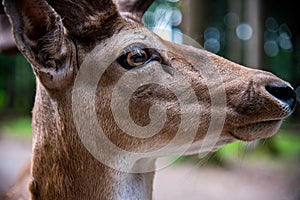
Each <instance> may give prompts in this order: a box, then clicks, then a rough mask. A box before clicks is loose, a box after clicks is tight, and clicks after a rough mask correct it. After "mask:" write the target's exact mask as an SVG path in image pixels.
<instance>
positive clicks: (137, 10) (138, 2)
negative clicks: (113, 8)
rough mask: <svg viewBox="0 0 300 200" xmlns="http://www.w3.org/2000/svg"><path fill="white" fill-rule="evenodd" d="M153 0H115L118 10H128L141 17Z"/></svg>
mask: <svg viewBox="0 0 300 200" xmlns="http://www.w3.org/2000/svg"><path fill="white" fill-rule="evenodd" d="M154 1H155V0H145V1H143V0H116V2H117V4H118V6H119V10H120V12H128V13H131V14H132V15H134V16H136V17H138V18H139V19H141V18H142V17H143V15H144V13H145V12H146V11H147V9H148V8H149V7H150V6H151V4H152V3H153V2H154Z"/></svg>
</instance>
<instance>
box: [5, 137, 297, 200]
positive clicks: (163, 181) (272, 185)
mask: <svg viewBox="0 0 300 200" xmlns="http://www.w3.org/2000/svg"><path fill="white" fill-rule="evenodd" d="M30 153H31V142H30V141H20V140H11V139H7V138H1V139H0V194H2V193H3V192H4V191H5V190H7V188H8V187H9V186H10V185H11V184H13V182H14V181H15V180H16V178H17V177H18V174H19V172H20V171H21V169H22V167H23V166H24V164H25V163H26V162H27V161H28V159H29V158H30ZM154 199H155V200H182V199H184V200H221V199H222V200H300V165H298V166H297V165H296V164H291V163H284V164H283V165H274V164H272V165H270V164H268V163H266V162H260V161H257V162H255V163H249V162H248V161H245V160H242V161H240V162H235V163H234V164H231V165H228V166H227V167H225V168H224V167H218V166H217V167H216V166H210V165H203V164H197V163H187V164H179V165H172V166H170V167H167V168H165V169H162V170H159V171H157V173H156V177H155V184H154Z"/></svg>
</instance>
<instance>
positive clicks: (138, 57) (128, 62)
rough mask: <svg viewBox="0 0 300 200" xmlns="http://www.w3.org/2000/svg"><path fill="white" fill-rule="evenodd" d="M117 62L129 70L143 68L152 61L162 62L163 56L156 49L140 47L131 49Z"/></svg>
mask: <svg viewBox="0 0 300 200" xmlns="http://www.w3.org/2000/svg"><path fill="white" fill-rule="evenodd" d="M117 60H118V62H119V64H120V65H121V66H122V67H123V68H125V69H127V70H130V69H133V68H136V67H139V66H143V65H145V64H148V63H149V62H152V61H157V62H159V63H161V62H162V58H161V55H160V54H159V53H158V52H157V51H156V50H155V49H152V48H145V47H140V46H132V47H129V48H128V49H126V50H125V53H124V54H122V55H121V56H120V57H119V58H118V59H117Z"/></svg>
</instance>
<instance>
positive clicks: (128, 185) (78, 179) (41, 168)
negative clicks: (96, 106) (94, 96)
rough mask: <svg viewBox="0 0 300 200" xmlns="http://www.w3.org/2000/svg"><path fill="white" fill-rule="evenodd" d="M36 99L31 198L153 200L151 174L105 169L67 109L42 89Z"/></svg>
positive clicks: (151, 162)
mask: <svg viewBox="0 0 300 200" xmlns="http://www.w3.org/2000/svg"><path fill="white" fill-rule="evenodd" d="M42 93H43V94H42ZM36 98H37V99H36V102H37V103H36V104H35V108H34V112H33V113H35V114H34V116H33V129H34V130H33V160H32V161H33V162H32V177H31V184H30V191H31V195H32V199H43V200H45V199H46V200H47V199H117V200H118V199H151V198H152V196H151V194H152V184H153V177H154V172H149V173H125V172H120V171H117V170H115V169H112V168H109V167H107V166H105V165H104V164H102V163H101V162H99V161H98V160H97V159H95V158H94V157H93V156H92V155H91V154H90V153H89V152H88V151H87V150H86V149H85V147H84V146H83V145H82V143H81V141H80V139H79V137H78V136H77V133H76V129H75V128H74V125H73V124H72V123H71V122H70V120H67V119H70V116H71V115H70V113H68V112H66V110H68V108H67V109H65V107H64V109H62V110H61V109H60V106H59V105H58V103H57V102H55V101H53V100H51V99H50V98H49V97H48V96H47V95H45V91H44V90H38V94H37V97H36ZM69 110H70V109H69ZM37 111H38V112H37ZM45 119H47V120H45ZM149 162H150V163H149ZM149 162H145V163H147V164H152V165H154V162H155V161H154V160H152V161H149ZM134 166H135V167H136V165H133V167H134Z"/></svg>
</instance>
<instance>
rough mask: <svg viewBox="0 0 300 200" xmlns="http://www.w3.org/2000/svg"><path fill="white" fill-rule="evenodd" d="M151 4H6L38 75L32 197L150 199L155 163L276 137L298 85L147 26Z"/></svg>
mask: <svg viewBox="0 0 300 200" xmlns="http://www.w3.org/2000/svg"><path fill="white" fill-rule="evenodd" d="M151 3H152V1H135V0H132V1H125V0H124V1H123V0H119V1H117V2H116V3H114V2H113V1H111V0H101V1H100V0H99V1H88V0H86V1H84V0H72V1H71V0H68V1H53V0H47V1H45V0H30V1H29V0H22V1H16V0H9V1H8V0H6V1H5V0H4V6H5V9H6V12H7V14H8V15H9V17H10V21H11V23H12V25H13V32H14V36H15V40H16V43H17V46H18V48H19V50H20V51H21V52H22V53H23V55H24V56H25V57H26V58H27V59H28V61H29V62H30V63H31V65H32V68H33V70H34V73H35V75H36V77H37V95H36V101H35V106H34V110H33V160H32V169H31V170H32V173H31V184H30V191H31V195H32V198H33V199H57V198H59V199H82V198H83V199H87V198H89V199H95V198H96V199H98V198H99V199H112V198H113V199H126V198H128V199H132V198H133V197H134V198H136V199H148V198H151V188H152V186H151V185H152V180H153V173H152V171H153V170H154V164H153V163H154V161H155V159H156V158H158V157H161V156H170V155H182V154H186V155H187V154H195V153H198V152H199V151H210V150H214V149H217V148H219V147H220V146H222V145H225V144H228V143H231V142H234V141H237V140H242V141H252V140H257V139H261V138H266V137H270V136H272V135H273V134H274V133H275V132H276V131H277V129H278V128H279V126H280V124H281V123H282V120H283V118H285V117H287V116H289V115H290V114H291V112H292V111H293V109H294V108H295V102H296V95H295V92H294V91H293V89H292V88H291V86H290V85H289V84H288V83H287V82H285V81H283V80H281V79H279V78H278V77H276V76H274V75H273V74H271V73H268V72H265V71H260V70H254V69H249V68H246V67H243V66H240V65H238V64H235V63H233V62H230V61H228V60H226V59H224V58H221V57H219V56H217V55H215V54H212V53H209V52H207V51H205V50H204V49H197V48H194V47H191V46H184V45H177V44H173V43H170V42H168V41H164V40H163V39H161V38H160V37H159V36H157V35H155V34H154V33H152V32H151V31H150V30H148V29H147V28H145V27H144V26H143V24H142V20H141V17H142V15H143V13H144V11H145V10H146V9H147V8H148V7H149V5H150V4H151Z"/></svg>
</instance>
